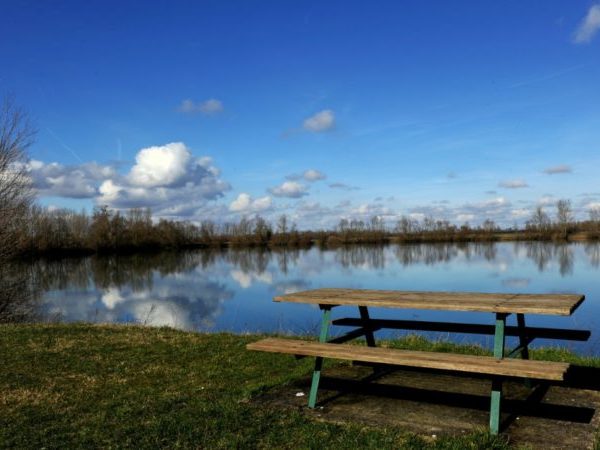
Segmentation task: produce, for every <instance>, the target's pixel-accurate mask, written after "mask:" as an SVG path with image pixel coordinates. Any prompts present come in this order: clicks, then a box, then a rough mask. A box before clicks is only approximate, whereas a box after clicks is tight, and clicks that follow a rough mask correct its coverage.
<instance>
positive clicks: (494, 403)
mask: <svg viewBox="0 0 600 450" xmlns="http://www.w3.org/2000/svg"><path fill="white" fill-rule="evenodd" d="M506 316H507V314H502V313H497V314H496V333H495V334H494V357H496V358H498V359H502V358H504V344H505V340H506V339H505V329H506ZM501 406H502V380H501V379H500V378H495V379H494V380H493V381H492V395H491V402H490V433H492V434H498V433H499V432H500V412H501Z"/></svg>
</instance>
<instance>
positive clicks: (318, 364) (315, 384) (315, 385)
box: [308, 305, 331, 408]
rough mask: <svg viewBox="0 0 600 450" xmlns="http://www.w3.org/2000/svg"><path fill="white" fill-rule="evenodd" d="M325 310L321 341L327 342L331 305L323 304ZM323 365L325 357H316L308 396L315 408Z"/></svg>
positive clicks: (310, 404)
mask: <svg viewBox="0 0 600 450" xmlns="http://www.w3.org/2000/svg"><path fill="white" fill-rule="evenodd" d="M321 309H322V310H323V319H322V321H321V334H320V335H319V342H327V334H328V332H329V325H330V323H331V305H321ZM322 367H323V358H322V357H320V356H318V357H317V358H316V359H315V370H314V371H313V375H312V383H311V385H310V394H309V396H308V407H309V408H314V407H315V405H316V404H317V391H318V390H319V381H320V380H321V368H322Z"/></svg>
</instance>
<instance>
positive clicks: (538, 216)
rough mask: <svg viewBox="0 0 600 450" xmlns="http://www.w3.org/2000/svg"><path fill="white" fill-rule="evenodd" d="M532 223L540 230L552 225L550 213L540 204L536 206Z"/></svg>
mask: <svg viewBox="0 0 600 450" xmlns="http://www.w3.org/2000/svg"><path fill="white" fill-rule="evenodd" d="M530 223H531V224H532V225H533V227H534V228H535V229H537V230H538V231H546V230H547V229H548V227H549V226H550V218H549V217H548V214H546V213H545V212H544V208H542V207H541V206H538V207H537V208H535V211H534V213H533V216H532V217H531V220H530Z"/></svg>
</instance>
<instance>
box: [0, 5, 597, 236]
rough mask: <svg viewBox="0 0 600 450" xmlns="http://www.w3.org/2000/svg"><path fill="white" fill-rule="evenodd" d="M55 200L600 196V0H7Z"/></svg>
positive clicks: (285, 206) (513, 200) (318, 216)
mask: <svg viewBox="0 0 600 450" xmlns="http://www.w3.org/2000/svg"><path fill="white" fill-rule="evenodd" d="M0 16H1V17H2V23H3V26H2V27H0V61H2V62H1V63H0V96H6V95H11V96H14V98H15V101H16V102H17V103H18V104H19V105H20V106H22V107H23V108H24V109H25V110H26V111H28V113H29V115H30V117H31V119H32V121H33V123H34V125H35V127H36V129H37V135H36V140H35V143H34V144H33V145H32V146H31V147H30V149H29V158H30V160H29V162H28V163H27V170H28V172H29V174H30V177H31V179H32V181H33V183H34V186H35V188H36V192H37V195H38V201H39V203H41V204H42V205H45V206H48V207H51V208H72V209H76V210H80V209H85V210H86V211H92V209H93V208H94V207H95V206H99V205H108V206H109V207H110V208H114V209H119V210H127V209H129V208H132V207H150V208H151V209H152V212H153V214H154V216H155V217H165V218H171V219H177V220H190V221H193V222H199V221H201V220H205V219H211V220H215V221H219V222H224V221H233V220H238V219H239V218H240V217H242V216H248V217H252V216H254V215H255V214H260V215H262V216H263V217H266V218H267V219H269V220H273V221H274V220H276V218H277V217H278V216H280V215H281V214H286V215H288V216H289V217H290V218H291V219H292V220H293V221H294V222H295V223H296V224H297V225H298V227H299V228H301V229H305V228H329V227H333V226H335V225H336V224H337V223H338V222H339V220H340V219H341V218H348V219H353V218H354V219H363V220H368V219H369V218H370V217H372V216H378V217H380V218H382V219H383V220H384V221H385V222H386V223H387V224H389V225H393V224H394V223H395V222H396V221H397V220H398V218H399V217H400V216H402V215H406V216H410V217H412V218H414V219H419V220H420V219H422V218H423V217H425V216H429V215H431V216H433V217H434V218H437V219H445V220H449V221H451V222H453V223H456V224H462V223H464V222H465V221H468V222H469V223H471V224H475V225H476V224H478V223H481V222H482V221H483V220H485V219H491V220H494V221H496V222H497V223H499V224H503V225H505V226H510V225H513V224H523V223H524V222H525V221H526V220H527V219H528V218H529V217H531V215H532V212H533V210H534V209H535V208H536V207H537V206H538V205H541V206H543V207H544V208H546V210H547V212H548V213H549V214H551V215H552V214H553V213H554V205H555V203H556V201H557V200H558V199H561V198H565V199H570V200H571V202H572V206H573V210H574V212H575V214H576V216H577V217H578V218H580V219H584V218H586V217H587V214H588V210H589V209H590V208H598V207H600V178H599V177H598V168H599V167H600V3H598V2H594V1H587V0H585V1H579V0H561V1H553V0H548V1H544V2H539V1H533V0H530V1H504V2H498V1H474V0H473V1H458V0H457V1H452V2H448V1H427V2H422V1H417V0H414V1H410V0H406V1H390V2H385V1H380V2H358V1H356V2H355V1H314V2H313V1H285V2H282V1H250V0H248V1H224V0H221V1H214V2H211V1H196V2H177V1H172V2H166V1H164V2H162V1H161V2H159V1H154V2H144V3H143V4H142V3H140V2H130V1H118V2H114V1H102V2H96V1H89V2H76V1H73V2H65V1H53V2H36V1H11V2H8V1H0Z"/></svg>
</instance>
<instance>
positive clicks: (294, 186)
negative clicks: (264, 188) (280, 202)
mask: <svg viewBox="0 0 600 450" xmlns="http://www.w3.org/2000/svg"><path fill="white" fill-rule="evenodd" d="M269 192H270V193H271V194H273V195H274V196H275V197H288V198H300V197H303V196H305V195H308V192H306V186H304V185H303V184H301V183H298V182H297V181H285V182H283V183H282V184H281V185H280V186H276V187H274V188H270V189H269Z"/></svg>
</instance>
